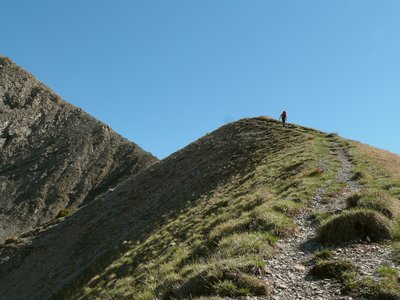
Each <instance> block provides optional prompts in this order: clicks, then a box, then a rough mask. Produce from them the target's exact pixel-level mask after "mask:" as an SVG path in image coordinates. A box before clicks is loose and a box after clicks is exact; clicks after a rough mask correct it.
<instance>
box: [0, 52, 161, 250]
mask: <svg viewBox="0 0 400 300" xmlns="http://www.w3.org/2000/svg"><path fill="white" fill-rule="evenodd" d="M155 161H156V158H154V157H153V156H152V155H151V154H149V153H147V152H145V151H143V150H142V149H141V148H140V147H138V146H137V145H135V144H134V143H131V142H129V141H127V140H126V139H124V138H122V137H120V136H119V135H118V134H116V133H115V132H113V131H112V130H111V129H110V128H109V127H108V126H107V125H105V124H102V123H101V122H99V121H97V120H96V119H94V118H92V117H90V116H89V115H87V114H86V113H84V112H83V111H82V110H81V109H79V108H77V107H74V106H72V105H70V104H68V103H66V102H64V101H63V100H62V99H61V98H60V97H59V96H58V95H56V94H55V93H54V92H52V91H51V90H50V89H49V88H48V87H46V86H45V85H44V84H42V83H40V82H39V81H38V80H37V79H35V78H34V77H33V76H32V75H30V74H29V73H27V72H26V71H24V70H23V69H22V68H20V67H19V66H17V65H16V64H15V63H13V62H12V61H11V60H10V59H8V58H0V242H4V241H5V240H6V239H7V238H12V237H14V236H18V235H19V234H21V233H23V232H26V231H29V230H31V229H33V228H35V227H36V226H38V225H43V224H45V223H46V222H49V221H51V220H53V219H54V218H55V217H56V216H57V215H58V214H59V212H60V211H62V212H63V213H68V212H73V211H74V210H75V209H76V208H78V207H79V206H81V205H85V204H87V203H89V202H90V201H92V200H93V199H95V198H96V197H97V196H98V195H101V194H102V193H104V192H105V191H107V190H108V189H109V188H114V187H115V186H117V185H118V184H119V183H120V182H122V181H123V180H124V179H126V178H128V177H129V176H132V175H134V174H136V173H138V172H139V171H140V170H142V169H143V168H145V167H146V166H148V165H150V164H152V163H154V162H155Z"/></svg>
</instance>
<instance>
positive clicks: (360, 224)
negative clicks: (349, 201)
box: [318, 209, 393, 243]
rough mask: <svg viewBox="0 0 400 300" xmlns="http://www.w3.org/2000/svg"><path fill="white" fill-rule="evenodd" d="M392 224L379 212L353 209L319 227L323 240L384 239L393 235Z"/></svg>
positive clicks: (319, 236) (320, 237)
mask: <svg viewBox="0 0 400 300" xmlns="http://www.w3.org/2000/svg"><path fill="white" fill-rule="evenodd" d="M392 227H393V226H392V224H391V222H390V220H389V219H388V218H386V217H385V216H383V215H382V214H380V213H379V212H376V211H373V210H366V209H351V210H348V211H345V212H343V213H342V214H341V215H339V216H333V217H331V218H329V219H328V220H326V221H325V222H324V223H323V224H322V225H321V226H320V227H319V228H318V239H319V240H320V241H321V242H333V243H335V242H347V241H352V240H358V239H366V238H367V237H368V238H369V239H370V240H371V241H382V240H386V239H391V238H392V237H393V228H392Z"/></svg>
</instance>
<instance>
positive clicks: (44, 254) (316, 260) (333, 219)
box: [0, 59, 400, 300]
mask: <svg viewBox="0 0 400 300" xmlns="http://www.w3.org/2000/svg"><path fill="white" fill-rule="evenodd" d="M0 65H1V66H2V68H1V69H0V100H1V102H0V108H1V109H2V111H1V114H0V125H1V127H0V132H1V133H0V134H1V138H2V139H4V141H3V144H2V145H1V147H3V149H6V151H8V153H9V154H7V153H6V154H4V153H3V154H2V155H3V156H2V157H4V158H7V160H5V161H2V163H3V164H0V176H2V177H1V178H2V181H0V183H1V185H0V188H2V189H0V192H1V193H0V195H1V196H2V198H0V200H1V202H0V204H1V205H2V210H0V213H3V214H4V212H5V214H7V213H8V214H10V212H9V211H7V210H5V209H4V208H5V207H6V206H7V205H12V203H13V201H14V202H15V200H18V201H22V202H23V201H24V200H25V198H26V195H28V196H29V195H30V194H29V193H27V194H23V193H21V194H18V193H12V192H9V191H10V188H9V187H10V186H11V187H13V188H12V189H11V190H14V191H19V190H22V191H24V189H23V188H24V186H25V185H28V186H29V185H30V187H29V189H31V190H33V192H34V191H35V190H43V187H46V188H48V187H49V186H50V185H51V184H50V183H49V182H48V181H46V182H45V183H44V184H43V186H41V184H42V182H41V181H40V180H39V179H41V178H42V179H43V178H44V179H46V178H47V177H46V176H43V173H40V172H37V171H36V170H37V169H38V167H36V168H35V167H33V166H35V165H39V167H40V168H42V169H43V170H44V171H46V172H48V173H51V172H56V174H58V175H57V176H56V179H57V180H55V181H53V182H52V183H54V184H55V186H57V184H59V183H60V184H61V186H59V189H57V190H56V192H53V194H51V193H49V194H50V195H52V196H54V195H57V197H56V198H57V201H56V203H55V204H54V203H53V202H51V200H47V202H46V201H42V202H40V201H41V199H42V198H41V197H43V196H46V195H47V194H48V192H46V193H42V194H40V195H39V196H40V197H38V198H39V200H38V201H39V202H37V203H34V204H35V205H37V206H36V208H38V207H39V208H46V207H51V205H54V207H53V208H54V210H52V211H51V212H50V213H49V214H48V215H44V216H45V217H44V218H43V220H42V222H39V223H36V224H28V225H29V226H26V227H25V228H24V229H21V230H19V231H18V230H17V231H14V232H13V233H12V234H13V235H12V236H11V237H10V232H6V235H4V236H8V238H7V239H6V240H5V243H3V244H1V243H0V290H1V291H2V293H1V294H0V299H15V300H17V299H187V298H196V297H199V299H209V298H207V297H211V299H223V297H225V298H226V297H228V298H231V297H234V298H235V297H236V298H237V297H242V296H251V297H253V296H257V297H259V298H258V299H270V298H271V297H272V296H276V297H280V295H284V296H285V299H290V300H291V299H298V297H300V296H301V297H303V298H306V299H307V298H308V299H310V298H315V297H319V296H321V297H322V296H324V297H329V299H351V298H350V297H353V296H354V297H356V296H357V297H358V296H363V297H366V298H367V299H379V297H386V298H380V299H387V297H392V298H390V299H399V298H398V297H400V290H399V288H398V286H397V285H396V280H397V279H396V277H395V276H394V275H393V274H400V273H398V272H399V270H400V267H399V263H400V220H399V218H398V208H400V205H399V201H400V176H399V174H398V172H397V170H398V168H397V167H396V166H397V165H398V166H400V157H398V156H396V155H394V154H393V155H388V154H387V153H385V152H383V151H379V150H376V149H373V148H370V147H368V146H365V145H362V144H359V143H356V142H353V141H349V140H345V139H343V138H341V137H339V136H338V135H336V134H332V133H325V132H321V131H318V130H315V129H311V128H306V127H302V126H298V125H295V124H287V127H283V126H282V124H281V123H280V122H279V121H277V120H274V119H271V118H268V117H257V118H244V119H241V120H238V121H236V122H232V123H229V124H227V125H224V126H222V127H220V128H218V129H216V130H215V131H213V132H211V133H209V134H206V135H205V136H203V137H202V138H200V139H198V140H196V141H194V142H193V143H191V144H189V145H187V146H186V147H184V148H182V149H180V150H178V151H176V152H175V153H173V154H171V155H170V156H168V157H166V158H165V159H163V160H161V161H158V160H156V159H155V158H154V157H153V156H151V155H150V154H148V153H146V152H144V151H143V150H142V149H141V148H139V147H138V146H137V145H135V144H132V143H129V142H128V143H127V142H126V141H125V140H124V139H121V138H120V137H119V136H118V135H115V134H114V133H113V132H112V131H110V129H109V128H108V127H107V125H104V124H102V123H100V122H98V121H97V120H95V119H93V118H91V117H87V115H86V114H83V113H82V112H81V111H78V109H76V108H74V107H73V106H70V105H69V104H66V103H64V102H61V101H62V100H61V99H60V98H59V97H58V96H54V94H52V93H51V91H47V90H44V91H43V92H42V93H43V94H41V92H40V91H42V90H40V89H39V90H40V91H39V92H38V93H36V92H35V93H34V94H33V95H34V96H32V87H34V86H35V84H37V83H35V82H36V81H35V80H36V79H34V78H33V77H31V76H30V75H29V74H28V73H26V72H25V71H21V69H20V68H19V67H18V66H16V65H15V64H14V63H12V62H11V61H9V60H4V59H3V60H0ZM5 65H6V66H8V67H7V68H8V71H6V72H5V71H4V66H5ZM10 70H13V71H10ZM14 73H17V75H15V74H14ZM4 74H6V75H7V76H4ZM18 74H19V75H18ZM10 76H11V77H12V76H14V77H15V76H16V79H12V80H10V79H9V78H8V77H10ZM15 81H16V82H17V83H15ZM49 93H50V94H49ZM41 95H42V96H41ZM21 99H22V100H21ZM43 103H45V104H46V105H48V106H49V107H50V108H51V109H50V108H49V109H48V111H47V110H45V111H44V112H42V113H43V115H44V117H45V118H44V121H41V122H38V120H37V119H35V116H36V114H37V112H38V110H37V108H38V107H43ZM60 103H61V104H60ZM39 104H40V105H39ZM46 105H44V107H45V108H46ZM58 105H59V106H58ZM53 110H56V111H57V112H58V113H56V114H53V113H52V111H53ZM39 112H41V111H40V109H39ZM6 113H7V114H6ZM27 116H28V118H27ZM29 117H33V119H32V120H33V121H32V123H29V121H27V120H30V118H29ZM24 122H25V123H24ZM5 123H7V124H6V125H4V124H5ZM9 123H10V124H13V126H8V125H9ZM46 125H47V126H46ZM7 128H8V129H7ZM65 130H68V131H69V132H71V134H72V137H71V139H68V138H67V139H66V140H64V139H63V137H64V135H65ZM40 132H41V134H39V133H40ZM82 132H83V133H84V134H82ZM63 133H64V135H63ZM60 137H61V138H60ZM42 139H44V141H45V142H43V143H38V145H37V147H33V148H32V143H31V142H32V141H33V142H34V143H33V144H35V141H41V140H42ZM76 144H79V147H76V148H75V146H76ZM4 145H5V146H4ZM54 145H55V146H54ZM21 149H22V151H20V150H21ZM82 149H83V150H82ZM99 149H102V150H101V151H98V150H99ZM116 149H118V150H120V151H117V150H116ZM121 149H122V150H121ZM17 150H18V151H17ZM98 152H100V153H98ZM63 153H67V154H68V155H63ZM127 154H128V155H127ZM7 155H8V156H7ZM38 161H39V162H40V163H42V164H41V165H40V164H37V162H38ZM77 161H79V164H78V165H76V164H75V162H77ZM91 162H95V163H94V164H90V163H91ZM32 163H33V164H34V165H33V166H32ZM97 163H99V165H97ZM64 165H65V166H67V167H66V168H60V166H64ZM388 165H390V166H391V167H390V168H388ZM68 167H70V169H68ZM40 168H39V169H40ZM78 168H79V169H80V170H83V171H82V172H67V171H68V170H71V169H72V170H75V169H78ZM65 170H67V171H65ZM57 172H58V173H57ZM36 173H38V174H36ZM23 175H24V176H23ZM42 176H43V177H42ZM82 178H83V179H82ZM85 178H87V179H85ZM5 179H6V181H5ZM27 179H28V180H27ZM77 179H78V184H77V182H76V180H77ZM35 180H37V181H38V182H36V181H35ZM13 184H14V185H13ZM71 186H73V187H74V188H73V189H72V191H75V190H78V191H80V193H78V194H77V195H75V194H73V193H70V191H71ZM79 187H81V189H80V188H79ZM29 189H28V190H29ZM46 191H47V190H46ZM48 191H51V189H48ZM65 191H67V192H65ZM6 192H7V193H8V194H6ZM31 193H32V192H31ZM7 195H8V198H9V199H12V201H11V204H9V202H5V201H4V199H6V198H5V196H7ZM34 195H35V194H34ZM74 195H75V196H74ZM8 198H7V199H6V200H8ZM60 199H61V200H60ZM4 203H6V204H4ZM60 203H61V204H60ZM65 203H70V204H71V205H70V206H68V205H67V206H66V205H65ZM40 205H42V207H41V206H40ZM65 208H71V211H70V214H69V215H68V214H66V215H59V213H60V212H61V211H62V209H65ZM315 209H320V210H321V211H314V210H315ZM26 212H27V214H28V215H29V213H31V212H30V211H29V210H26ZM40 212H41V211H40ZM44 212H45V211H44ZM31 214H32V213H31ZM0 216H1V214H0ZM0 220H1V218H0ZM371 221H373V222H371ZM3 224H5V223H1V222H0V225H1V227H0V228H1V229H2V230H3V231H5V229H8V227H7V228H6V227H5V226H7V225H3ZM342 224H345V226H346V228H347V229H348V234H346V235H343V234H342V233H341V230H342V227H341V225H342ZM371 224H372V225H371ZM396 226H397V227H398V229H397V227H396ZM360 228H361V229H360ZM381 229H382V230H381ZM304 232H306V233H307V234H304ZM382 232H383V233H384V235H382V236H380V235H379V234H380V233H382ZM299 237H300V242H301V243H302V244H301V246H302V247H305V245H314V246H312V247H310V248H307V247H305V248H301V249H302V251H301V252H302V253H299V256H298V257H297V256H296V255H297V253H296V255H292V256H293V257H295V258H296V259H297V258H298V261H296V262H295V263H296V264H295V265H293V263H287V262H290V261H291V260H292V259H293V257H285V252H289V251H288V249H289V248H290V251H296V249H299V248H298V246H299V245H300V244H296V243H299V242H298V239H299ZM301 238H304V240H301ZM371 239H374V242H371ZM375 239H376V241H378V242H379V241H381V240H383V241H384V242H390V243H393V247H392V248H391V246H389V245H386V244H379V243H375ZM326 241H328V242H326ZM396 243H398V244H396ZM303 244H304V245H303ZM307 249H309V250H308V252H307V251H306V250H307ZM310 249H311V250H310ZM365 249H367V250H365ZM391 249H392V250H391ZM317 250H318V251H319V250H321V251H320V252H321V253H319V252H318V251H317ZM339 250H340V251H339ZM299 251H300V249H299ZM360 251H368V252H371V253H374V255H375V256H371V255H366V256H365V258H363V260H360V256H359V255H360V253H362V252H360ZM373 251H375V252H373ZM357 255H358V256H357ZM396 255H397V257H398V258H397V260H396V258H392V256H393V257H396ZM343 257H344V258H346V259H343ZM372 257H373V258H375V262H374V261H373V259H372ZM349 259H351V260H352V261H349ZM358 261H363V262H364V263H365V265H367V268H365V267H364V268H361V269H362V270H363V272H364V273H362V272H359V271H358V270H359V267H360V266H359V265H357V262H358ZM282 262H284V263H285V265H284V269H282V270H280V269H281V268H282ZM329 268H331V269H332V268H334V270H336V269H335V268H338V270H339V271H338V272H336V271H335V272H333V273H334V274H333V275H332V272H331V273H329V270H330V269H329ZM385 268H386V269H385ZM326 269H328V271H326ZM343 269H345V271H343ZM321 270H322V271H321ZM289 271H290V272H289ZM365 272H366V273H365ZM374 272H376V273H374ZM289 273H290V274H289ZM310 273H313V274H315V275H313V276H315V277H313V280H308V279H309V278H308V277H307V276H309V274H310ZM375 274H378V275H375ZM390 274H392V275H390ZM278 275H279V276H278ZM289 275H290V276H289ZM293 276H294V277H293ZM296 276H301V277H296ZM324 276H325V277H324ZM329 276H330V277H329ZM332 276H333V278H332ZM371 276H374V277H371ZM318 278H322V279H324V280H318ZM371 278H373V279H374V280H375V281H371ZM299 282H302V287H301V288H299V287H298V286H297V285H296V283H299ZM296 288H297V289H298V290H296ZM342 288H343V291H346V292H343V293H347V294H346V295H344V294H342V292H341V291H340V289H342ZM382 295H386V296H382ZM388 295H389V296H388ZM204 297H205V298H204ZM332 297H333V298H332ZM396 297H397V298H396Z"/></svg>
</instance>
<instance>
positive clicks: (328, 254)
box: [314, 249, 333, 260]
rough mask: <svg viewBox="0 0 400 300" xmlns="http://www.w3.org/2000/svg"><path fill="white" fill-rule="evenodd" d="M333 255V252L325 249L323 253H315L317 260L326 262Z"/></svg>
mask: <svg viewBox="0 0 400 300" xmlns="http://www.w3.org/2000/svg"><path fill="white" fill-rule="evenodd" d="M332 255H333V251H332V250H330V249H324V250H321V251H317V252H315V253H314V257H315V259H316V260H326V259H330V258H331V257H332Z"/></svg>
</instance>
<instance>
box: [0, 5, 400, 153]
mask: <svg viewBox="0 0 400 300" xmlns="http://www.w3.org/2000/svg"><path fill="white" fill-rule="evenodd" d="M1 7H2V8H1V10H2V16H1V18H0V37H1V39H0V54H3V55H5V56H8V57H10V58H12V59H13V60H14V61H15V62H17V63H18V64H20V65H21V66H22V67H24V68H25V69H27V70H28V71H30V72H31V73H33V74H34V75H35V76H36V77H37V78H38V79H40V80H41V81H43V82H44V83H46V84H47V85H49V86H50V87H51V88H52V89H53V90H55V91H56V92H57V93H58V94H59V95H61V96H62V97H63V98H64V99H65V100H66V101H68V102H71V103H72V104H74V105H76V106H79V107H81V108H83V109H84V110H86V111H87V112H88V113H90V114H91V115H93V116H95V117H97V118H98V119H100V120H101V121H103V122H105V123H107V124H109V125H110V126H111V127H112V128H113V129H114V130H115V131H117V132H118V133H120V134H121V135H123V136H125V137H127V138H128V139H129V140H132V141H134V142H136V143H138V144H139V145H140V146H142V147H143V148H144V149H146V150H148V151H150V152H152V153H153V154H155V155H156V156H158V157H160V158H162V157H165V156H166V155H168V154H170V153H172V152H174V151H176V150H178V149H179V148H181V147H183V146H185V145H187V144H189V143H190V142H192V141H194V140H196V139H197V138H199V137H201V136H202V135H204V134H205V133H207V132H210V131H212V130H214V129H216V128H218V127H219V126H221V125H223V124H226V123H227V122H230V121H234V120H237V119H239V118H242V117H253V116H260V115H268V116H272V117H276V118H277V117H278V116H279V114H280V112H281V111H282V110H286V111H287V112H288V121H289V122H294V123H297V124H300V125H304V126H309V127H313V128H317V129H320V130H324V131H328V132H336V133H339V134H340V135H342V136H344V137H346V138H351V139H355V140H359V141H361V142H364V143H367V144H371V145H374V146H376V147H379V148H384V149H387V150H390V151H392V152H395V153H398V154H400V139H399V133H398V132H399V129H400V126H399V122H398V118H399V117H398V115H399V113H400V1H397V0H393V1H390V0H385V1H378V0H376V1H368V0H330V1H329V0H326V1H321V0H313V1H311V0H302V1H298V0H291V1H289V0H275V1H272V0H259V1H258V0H251V1H249V0H243V1H237V0H201V1H195V0H179V1H178V0H168V1H165V0H158V1H157V0H118V1H110V0H108V1H106V0H85V1H78V0H68V1H66V0H64V1H52V0H35V1H32V0H2V4H1Z"/></svg>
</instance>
